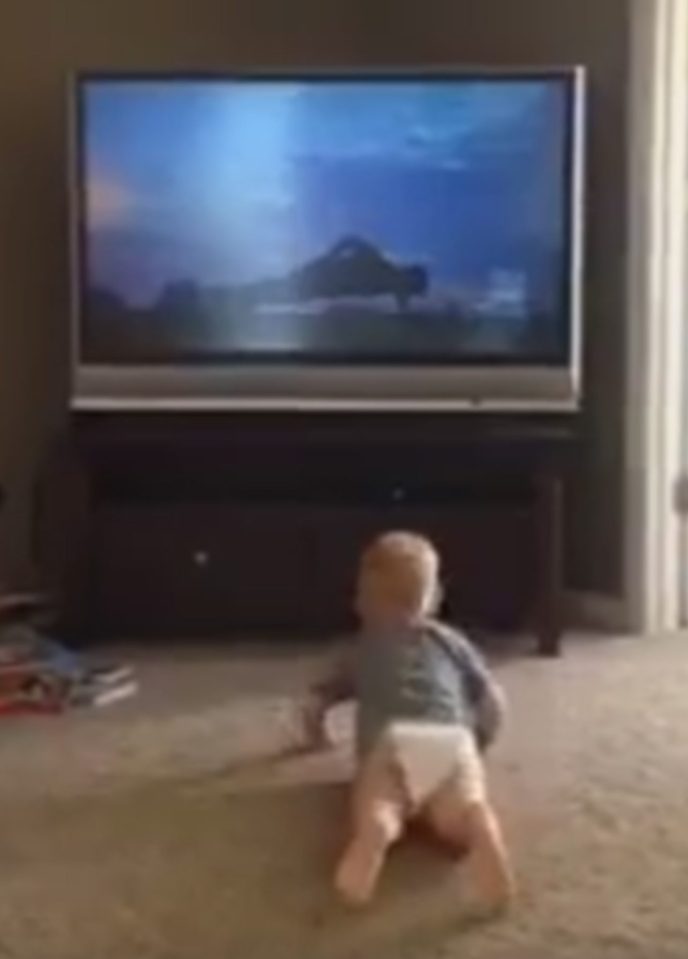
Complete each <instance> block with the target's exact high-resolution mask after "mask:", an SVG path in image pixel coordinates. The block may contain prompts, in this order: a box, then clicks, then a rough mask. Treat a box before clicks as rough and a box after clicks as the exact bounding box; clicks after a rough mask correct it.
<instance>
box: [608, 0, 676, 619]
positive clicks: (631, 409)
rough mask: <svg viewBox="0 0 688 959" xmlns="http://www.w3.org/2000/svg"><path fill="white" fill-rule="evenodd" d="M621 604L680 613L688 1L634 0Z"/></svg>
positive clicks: (633, 609)
mask: <svg viewBox="0 0 688 959" xmlns="http://www.w3.org/2000/svg"><path fill="white" fill-rule="evenodd" d="M631 12H632V38H631V61H630V62H631V73H632V78H631V96H630V106H631V116H630V124H631V169H630V191H629V196H630V250H629V276H628V321H629V326H628V332H629V352H628V364H627V371H628V376H627V403H626V419H627V435H626V463H625V478H626V494H625V510H624V518H625V544H624V597H623V599H624V609H625V618H626V620H627V625H628V627H629V628H632V629H634V630H640V631H643V632H649V631H657V630H670V629H675V628H677V627H678V626H679V624H680V613H681V594H680V587H679V584H680V566H681V561H680V523H679V518H678V515H677V512H676V509H675V491H676V481H677V478H678V476H679V474H680V472H681V467H682V448H681V447H682V443H681V434H682V428H683V425H684V419H685V418H684V417H683V416H682V415H681V413H682V405H683V395H684V391H683V384H684V380H685V378H686V374H688V363H685V362H683V359H682V357H683V353H684V350H683V343H684V337H683V313H684V308H685V306H686V302H685V301H686V297H685V293H684V287H685V283H684V273H685V264H686V262H688V260H687V259H686V219H687V217H686V211H687V210H688V204H687V202H686V193H687V183H686V169H687V168H688V165H687V163H686V157H687V141H688V136H687V131H688V0H632V4H631Z"/></svg>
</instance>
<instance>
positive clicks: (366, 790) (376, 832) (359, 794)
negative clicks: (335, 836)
mask: <svg viewBox="0 0 688 959" xmlns="http://www.w3.org/2000/svg"><path fill="white" fill-rule="evenodd" d="M352 812H353V834H352V836H351V838H350V840H349V843H348V845H347V847H346V849H345V850H344V854H343V856H342V858H341V860H340V862H339V865H338V867H337V871H336V873H335V888H336V889H337V891H338V892H339V893H340V895H341V896H342V897H343V898H344V899H345V900H346V901H347V902H349V903H350V904H351V905H359V906H360V905H365V904H366V903H368V902H369V901H370V900H371V898H372V896H373V894H374V892H375V888H376V886H377V881H378V878H379V876H380V873H381V871H382V867H383V865H384V862H385V857H386V855H387V851H388V849H389V847H390V846H391V845H392V844H393V843H395V842H396V841H397V840H398V839H399V838H400V836H401V834H402V832H403V827H404V799H403V792H402V789H401V784H400V782H399V781H398V776H397V773H396V771H395V769H394V768H393V766H392V764H391V763H390V762H388V760H387V756H386V755H385V754H384V753H383V752H380V753H378V754H377V755H374V756H373V757H372V758H371V760H370V761H369V763H368V764H367V766H366V768H364V769H363V770H362V771H361V774H360V775H359V777H358V779H357V782H356V783H355V785H354V794H353V810H352Z"/></svg>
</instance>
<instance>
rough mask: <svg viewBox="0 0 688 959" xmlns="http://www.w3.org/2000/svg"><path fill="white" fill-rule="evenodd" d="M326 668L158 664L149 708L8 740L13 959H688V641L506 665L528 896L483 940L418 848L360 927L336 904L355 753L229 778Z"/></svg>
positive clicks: (4, 763)
mask: <svg viewBox="0 0 688 959" xmlns="http://www.w3.org/2000/svg"><path fill="white" fill-rule="evenodd" d="M315 659H316V657H314V656H313V654H312V651H311V652H310V653H304V652H303V651H298V650H292V649H284V648H282V650H281V651H280V652H279V653H278V654H274V653H268V652H264V651H262V652H261V653H260V654H257V653H247V652H246V650H244V651H243V652H235V653H234V654H232V655H230V654H225V655H221V654H218V653H213V652H209V651H206V652H203V651H196V652H193V651H192V650H189V651H187V652H186V653H181V652H176V653H173V654H170V655H168V656H167V657H163V654H162V652H158V653H156V654H148V656H147V657H146V658H145V659H143V660H142V662H141V673H142V680H143V692H142V695H141V697H140V698H139V700H138V701H137V702H136V703H132V704H131V705H127V706H123V707H120V708H113V709H111V710H108V711H104V712H101V713H98V714H81V715H79V716H74V717H68V718H65V719H49V720H23V721H8V720H3V721H2V723H1V724H0V769H1V770H2V778H1V779H0V816H1V822H2V829H1V830H0V859H1V861H2V865H3V870H2V874H3V879H2V889H1V891H0V956H2V957H21V959H48V957H49V959H87V957H88V959H195V957H199V959H200V957H202V959H216V957H217V959H220V957H222V959H235V957H236V959H254V957H255V959H259V957H260V959H262V957H266V959H267V957H284V959H297V957H298V959H310V957H313V959H330V957H331V959H344V957H361V959H368V957H370V959H387V957H389V959H391V957H394V959H400V957H407V959H412V957H418V959H421V957H423V959H440V957H442V959H450V957H451V959H453V957H457V959H458V957H461V959H572V957H576V959H578V957H580V959H641V957H642V959H669V957H671V959H686V956H688V639H685V638H676V639H669V640H642V641H641V640H596V641H592V640H587V641H585V640H580V641H576V642H574V643H571V644H569V647H568V651H567V654H566V656H565V658H564V659H563V660H562V661H560V662H550V661H547V662H545V661H537V660H534V659H529V658H515V659H511V660H507V661H504V662H503V663H501V664H500V665H499V667H498V668H499V672H500V673H501V675H502V678H503V681H504V682H505V684H506V686H507V687H508V690H509V692H510V696H511V700H512V722H511V728H510V731H509V733H508V735H507V737H506V738H505V739H504V741H503V742H502V743H501V745H500V746H499V748H498V749H497V750H496V752H495V754H494V756H493V757H492V758H491V762H490V767H491V771H492V776H493V781H494V784H495V790H496V793H497V796H498V800H499V805H500V807H501V809H502V810H503V813H504V818H505V820H506V822H507V825H508V831H509V835H510V838H511V842H512V846H513V849H514V852H515V858H516V864H517V869H518V873H519V876H520V881H521V887H522V888H521V894H520V898H519V901H518V904H517V907H516V909H515V911H514V913H513V915H512V917H511V918H509V919H507V920H504V921H501V922H499V923H497V924H494V925H491V926H485V927H482V928H475V929H465V928H462V927H461V925H460V923H459V922H458V921H457V918H456V908H455V889H454V881H455V875H454V871H453V869H452V867H451V866H450V864H448V863H447V862H446V861H444V860H443V859H442V858H441V857H439V856H438V855H437V853H436V852H435V851H433V850H429V849H426V848H424V847H422V846H421V845H418V844H413V843H410V844H408V845H407V846H406V847H405V848H402V849H400V850H399V851H398V853H396V854H395V855H394V857H393V860H392V862H391V863H390V866H389V870H388V872H387V873H386V875H385V878H384V885H383V889H382V890H381V894H380V898H379V902H378V903H377V904H376V906H375V907H374V908H373V909H372V910H371V911H370V912H369V913H368V914H366V915H364V916H354V917H351V916H349V915H346V914H345V913H343V912H342V911H340V910H339V908H338V907H337V906H336V905H335V904H334V903H333V902H332V901H331V899H330V896H329V891H328V887H327V870H328V867H329V865H330V863H331V860H332V856H333V854H334V851H335V849H336V846H337V842H338V838H339V837H338V830H337V826H338V823H339V821H340V816H341V812H342V808H343V786H342V784H343V782H344V780H345V779H346V776H347V765H348V764H347V757H346V744H345V743H343V744H342V745H341V746H340V748H339V750H338V751H337V752H335V753H334V754H332V755H330V756H328V757H325V758H318V759H315V760H313V759H310V760H308V761H305V760H300V761H295V760H291V761H284V762H282V763H279V764H276V765H275V764H271V763H269V762H268V763H265V764H263V765H258V766H256V767H254V768H246V769H242V770H240V771H234V772H231V771H229V770H228V769H227V764H228V762H230V761H232V760H233V759H235V758H237V757H240V756H242V755H244V756H245V755H247V754H251V753H255V752H256V751H265V750H267V749H270V748H272V747H274V746H276V745H279V744H280V743H284V742H286V741H287V740H288V737H289V723H290V701H291V698H292V696H293V693H294V691H295V690H297V689H299V688H301V687H302V686H303V684H304V681H305V677H306V676H307V675H309V674H310V673H312V671H313V669H314V668H315ZM349 719H350V717H348V716H347V715H346V713H343V714H340V715H339V716H338V717H337V723H336V729H337V733H338V735H339V736H340V737H341V736H343V737H344V738H346V735H347V727H348V723H349Z"/></svg>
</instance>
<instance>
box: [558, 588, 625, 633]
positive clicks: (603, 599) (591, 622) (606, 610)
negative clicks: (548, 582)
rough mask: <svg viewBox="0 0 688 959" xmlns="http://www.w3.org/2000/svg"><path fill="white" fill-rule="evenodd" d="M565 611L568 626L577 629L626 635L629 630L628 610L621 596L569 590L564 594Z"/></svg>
mask: <svg viewBox="0 0 688 959" xmlns="http://www.w3.org/2000/svg"><path fill="white" fill-rule="evenodd" d="M564 610H565V615H566V621H567V623H568V625H569V626H572V627H574V628H577V629H599V630H602V631H603V632H605V633H624V632H627V631H628V629H629V616H628V610H627V609H626V604H625V602H624V601H623V599H622V598H621V597H620V596H612V595H607V594H605V593H582V592H576V591H573V590H569V591H567V592H566V593H565V594H564Z"/></svg>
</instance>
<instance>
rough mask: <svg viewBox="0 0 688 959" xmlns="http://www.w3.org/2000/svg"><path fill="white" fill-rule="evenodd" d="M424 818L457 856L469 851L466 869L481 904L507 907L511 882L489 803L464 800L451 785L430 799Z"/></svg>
mask: <svg viewBox="0 0 688 959" xmlns="http://www.w3.org/2000/svg"><path fill="white" fill-rule="evenodd" d="M423 815H424V818H425V821H426V822H427V823H428V825H429V826H430V827H431V828H432V829H433V831H434V832H435V834H436V835H437V836H438V837H439V838H440V839H442V841H443V842H445V843H448V844H450V845H451V846H452V847H453V848H454V849H456V851H457V853H459V854H460V853H463V852H464V851H466V849H468V853H469V860H468V863H467V866H468V868H469V870H470V874H471V877H472V879H473V880H474V883H475V886H476V889H475V892H476V895H477V896H478V898H479V900H480V904H481V905H484V906H485V907H487V908H488V909H497V908H503V907H505V906H507V905H508V903H509V901H510V899H511V897H512V895H513V890H514V881H513V876H512V871H511V865H510V862H509V856H508V853H507V849H506V845H505V842H504V838H503V835H502V830H501V827H500V825H499V820H498V819H497V816H496V814H495V812H494V810H493V808H492V807H491V805H490V803H489V802H488V800H487V799H486V798H475V799H470V800H469V801H466V797H465V795H464V794H463V793H462V790H461V787H460V784H459V783H451V782H450V783H448V784H447V785H446V786H445V787H443V789H441V790H440V791H439V792H438V793H437V795H436V796H434V797H433V798H432V799H431V800H430V802H429V803H428V805H427V806H426V808H425V810H424V813H423Z"/></svg>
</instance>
